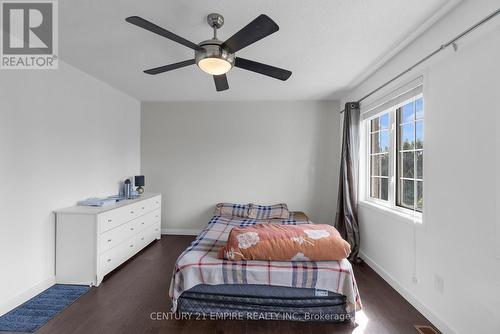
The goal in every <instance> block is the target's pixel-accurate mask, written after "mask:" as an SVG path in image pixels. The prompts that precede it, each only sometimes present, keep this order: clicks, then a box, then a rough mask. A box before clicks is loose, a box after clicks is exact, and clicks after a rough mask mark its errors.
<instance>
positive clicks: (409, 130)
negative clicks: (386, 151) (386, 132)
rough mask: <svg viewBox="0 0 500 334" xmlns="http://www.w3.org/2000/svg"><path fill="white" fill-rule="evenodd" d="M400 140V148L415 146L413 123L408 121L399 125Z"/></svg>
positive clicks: (407, 148)
mask: <svg viewBox="0 0 500 334" xmlns="http://www.w3.org/2000/svg"><path fill="white" fill-rule="evenodd" d="M399 138H400V139H399V140H400V143H401V144H400V145H401V146H400V148H399V149H400V150H412V149H413V148H414V146H415V142H414V141H415V125H414V123H409V124H405V125H401V126H400V133H399Z"/></svg>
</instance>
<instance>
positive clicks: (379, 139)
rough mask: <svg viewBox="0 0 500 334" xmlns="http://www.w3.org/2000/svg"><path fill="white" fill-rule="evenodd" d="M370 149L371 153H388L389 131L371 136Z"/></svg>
mask: <svg viewBox="0 0 500 334" xmlns="http://www.w3.org/2000/svg"><path fill="white" fill-rule="evenodd" d="M371 142H372V148H371V153H380V152H388V151H389V131H386V130H384V131H380V132H377V133H372V134H371Z"/></svg>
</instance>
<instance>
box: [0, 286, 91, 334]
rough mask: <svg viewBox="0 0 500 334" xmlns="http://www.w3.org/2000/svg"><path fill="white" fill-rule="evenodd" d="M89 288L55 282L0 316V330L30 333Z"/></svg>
mask: <svg viewBox="0 0 500 334" xmlns="http://www.w3.org/2000/svg"><path fill="white" fill-rule="evenodd" d="M89 290H90V287H88V286H85V285H66V284H56V285H53V286H51V287H50V288H48V289H47V290H45V291H43V292H42V293H40V294H38V295H36V296H35V297H33V298H31V299H30V300H28V301H27V302H26V303H24V304H22V305H19V306H18V307H16V308H15V309H13V310H12V311H10V312H8V313H6V314H4V315H3V316H1V317H0V331H10V332H28V333H32V332H34V331H36V330H37V329H38V328H40V327H42V326H43V325H45V323H46V322H47V321H49V320H50V319H52V318H53V317H54V316H55V315H56V314H58V313H59V312H61V311H62V310H64V309H65V308H66V307H68V306H69V305H71V304H72V303H73V302H74V301H75V300H77V299H78V298H80V296H82V295H83V294H85V293H86V292H87V291H89Z"/></svg>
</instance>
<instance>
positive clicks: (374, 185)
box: [370, 177, 380, 198]
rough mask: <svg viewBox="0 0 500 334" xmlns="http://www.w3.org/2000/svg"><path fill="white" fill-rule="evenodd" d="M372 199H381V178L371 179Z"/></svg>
mask: <svg viewBox="0 0 500 334" xmlns="http://www.w3.org/2000/svg"><path fill="white" fill-rule="evenodd" d="M370 197H373V198H380V178H378V177H372V178H371V184H370Z"/></svg>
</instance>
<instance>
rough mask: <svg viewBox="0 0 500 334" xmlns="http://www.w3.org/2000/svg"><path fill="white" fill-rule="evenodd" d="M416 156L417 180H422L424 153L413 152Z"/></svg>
mask: <svg viewBox="0 0 500 334" xmlns="http://www.w3.org/2000/svg"><path fill="white" fill-rule="evenodd" d="M415 154H416V155H417V179H423V178H424V173H423V170H424V152H423V151H417V152H415Z"/></svg>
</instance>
